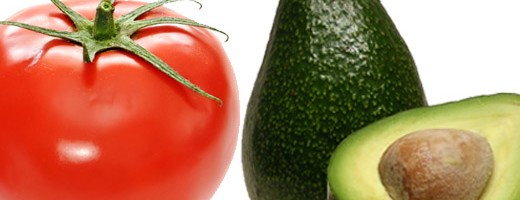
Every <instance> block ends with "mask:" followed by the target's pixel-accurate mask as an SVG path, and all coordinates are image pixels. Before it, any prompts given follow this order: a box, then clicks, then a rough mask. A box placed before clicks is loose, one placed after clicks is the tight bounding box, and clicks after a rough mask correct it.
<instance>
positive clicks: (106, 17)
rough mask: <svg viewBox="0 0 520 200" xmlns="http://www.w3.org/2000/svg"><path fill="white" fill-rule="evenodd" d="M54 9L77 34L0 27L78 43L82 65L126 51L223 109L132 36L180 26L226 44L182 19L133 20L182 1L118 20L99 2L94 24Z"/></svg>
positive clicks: (110, 5) (55, 1)
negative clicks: (115, 51)
mask: <svg viewBox="0 0 520 200" xmlns="http://www.w3.org/2000/svg"><path fill="white" fill-rule="evenodd" d="M51 1H52V3H53V4H54V5H56V7H58V8H59V9H60V10H61V11H62V12H63V13H64V14H65V15H67V16H68V17H69V18H70V20H71V21H72V22H73V24H74V26H76V32H66V31H57V30H52V29H47V28H42V27H38V26H33V25H30V24H25V23H19V22H12V21H0V24H3V25H12V26H17V27H20V28H25V29H28V30H32V31H35V32H38V33H42V34H45V35H49V36H53V37H58V38H62V39H66V40H69V41H72V42H76V43H79V44H81V45H82V46H83V59H84V61H85V62H92V61H93V60H94V58H95V56H96V54H97V53H98V52H101V51H104V50H107V49H114V48H119V49H124V50H126V51H129V52H131V53H133V54H135V55H137V56H139V57H141V58H142V59H144V60H146V61H148V62H149V63H151V64H152V65H153V66H155V67H156V68H157V69H159V70H161V71H162V72H163V73H165V74H167V75H168V76H170V77H171V78H173V79H175V80H176V81H178V82H179V83H181V84H183V85H184V86H186V87H188V88H190V89H191V90H193V91H194V92H196V93H199V94H200V95H202V96H204V97H207V98H209V99H211V100H214V101H217V102H218V103H219V105H222V101H221V100H220V99H219V98H217V97H215V96H213V95H211V94H209V93H207V92H205V91H204V90H202V89H201V88H199V87H198V86H197V85H195V84H193V83H191V82H190V81H189V80H187V79H186V78H184V77H183V76H181V75H180V74H179V73H178V72H176V71H175V70H173V69H172V68H171V67H169V66H168V64H166V63H165V62H164V61H162V60H161V59H160V58H158V57H157V56H155V55H154V54H152V53H151V52H149V51H148V50H146V49H145V48H144V47H142V46H140V45H139V44H137V43H135V42H134V41H133V40H132V39H131V36H132V35H133V34H134V33H135V32H137V31H138V30H140V29H142V28H145V27H148V26H153V25H158V24H183V25H189V26H197V27H202V28H206V29H209V30H213V31H217V32H219V33H222V34H224V35H225V36H226V40H227V38H228V35H227V34H226V33H224V32H222V31H220V30H218V29H215V28H213V27H210V26H207V25H204V24H200V23H198V22H195V21H193V20H189V19H182V18H174V17H159V18H152V19H143V20H136V18H137V17H139V16H141V15H142V14H144V13H146V12H148V11H150V10H152V9H154V8H157V7H159V6H162V5H164V4H166V3H171V2H176V1H182V0H161V1H157V2H154V3H149V4H146V5H143V6H141V7H139V8H137V9H135V10H133V11H132V12H130V13H128V14H125V15H123V16H121V17H120V18H118V19H114V16H113V13H114V6H113V1H110V0H101V3H100V4H99V6H98V7H97V9H96V16H95V19H94V20H93V21H91V20H88V19H86V18H85V17H83V16H81V15H80V14H79V13H77V12H76V11H74V10H72V9H71V8H69V7H67V6H66V5H65V4H63V3H62V2H61V1H59V0H51ZM189 1H192V2H195V3H197V4H199V5H201V4H200V3H199V2H197V1H194V0H189Z"/></svg>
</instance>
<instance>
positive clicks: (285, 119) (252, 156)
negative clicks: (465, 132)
mask: <svg viewBox="0 0 520 200" xmlns="http://www.w3.org/2000/svg"><path fill="white" fill-rule="evenodd" d="M425 105H426V100H425V97H424V92H423V88H422V85H421V81H420V79H419V75H418V72H417V69H416V66H415V64H414V61H413V59H412V56H411V54H410V52H409V50H408V47H407V46H406V44H405V42H404V41H403V39H402V38H401V36H400V35H399V33H398V31H397V30H396V27H395V25H394V24H393V22H392V21H391V19H390V17H389V16H388V14H387V13H386V11H385V9H384V8H383V6H382V5H381V3H380V1H379V0H328V1H324V0H280V1H279V5H278V8H277V11H276V15H275V18H274V22H273V27H272V30H271V35H270V39H269V42H268V44H267V48H266V52H265V56H264V60H263V63H262V65H261V67H260V71H259V73H258V76H257V79H256V82H255V85H254V88H253V91H252V94H251V96H250V100H249V104H248V107H247V110H246V116H245V122H244V129H243V139H242V162H243V170H244V175H245V181H246V185H247V189H248V193H249V196H250V198H251V199H253V200H258V199H268V200H277V199H282V200H291V199H297V200H302V199H305V200H312V199H325V198H326V197H327V189H326V188H327V177H326V169H327V164H328V161H329V159H330V155H331V154H332V152H333V150H334V149H335V147H336V146H337V145H338V144H339V142H341V141H342V140H343V139H344V138H345V137H346V136H347V135H349V134H350V133H351V132H353V131H355V130H358V129H359V128H361V127H363V126H365V125H367V124H369V123H371V122H373V121H375V120H378V119H380V118H382V117H385V116H388V115H391V114H394V113H397V112H399V111H403V110H407V109H411V108H416V107H421V106H425Z"/></svg>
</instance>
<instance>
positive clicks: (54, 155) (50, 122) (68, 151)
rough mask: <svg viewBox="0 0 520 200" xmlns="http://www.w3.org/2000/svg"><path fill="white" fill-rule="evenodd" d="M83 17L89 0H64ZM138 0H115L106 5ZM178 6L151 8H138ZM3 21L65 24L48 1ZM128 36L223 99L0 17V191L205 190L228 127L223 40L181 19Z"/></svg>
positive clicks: (235, 118)
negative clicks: (91, 55) (87, 55)
mask: <svg viewBox="0 0 520 200" xmlns="http://www.w3.org/2000/svg"><path fill="white" fill-rule="evenodd" d="M64 3H65V4H67V5H68V6H69V7H71V8H72V9H73V10H76V11H77V12H79V13H80V14H82V15H83V16H85V17H87V18H89V19H92V18H93V17H94V14H95V13H94V12H95V8H96V6H97V4H98V3H99V1H65V2H64ZM140 5H143V3H139V2H132V1H121V2H117V3H116V4H115V8H116V12H115V16H116V17H117V16H120V15H121V14H125V13H128V12H129V11H131V10H133V9H135V8H137V7H138V6H140ZM164 15H167V16H179V15H178V14H176V13H175V12H173V11H171V10H168V9H166V8H162V7H161V8H157V9H155V10H153V11H151V12H150V13H147V14H146V16H144V17H150V18H153V17H159V16H164ZM9 20H11V21H18V22H25V23H28V24H34V25H38V26H42V27H46V28H51V29H56V30H70V31H72V30H73V25H71V22H70V21H69V20H67V19H66V16H65V15H63V14H61V13H60V12H59V10H58V9H57V8H56V7H54V6H53V5H50V4H49V5H42V6H36V7H32V8H28V9H26V10H24V11H22V12H20V13H18V14H17V15H15V16H13V17H12V18H10V19H9ZM134 39H135V41H136V42H137V43H138V44H140V45H142V46H143V47H145V48H146V49H148V50H149V51H151V52H152V53H153V54H155V55H157V56H158V57H159V58H161V59H162V60H163V61H165V62H166V63H167V64H168V65H169V66H171V67H172V68H174V69H175V70H176V71H178V72H179V73H180V74H181V75H182V76H184V77H185V78H186V79H188V80H190V81H191V82H193V83H194V84H196V85H197V86H199V87H200V88H202V89H203V90H205V91H206V92H208V93H210V94H212V95H214V96H216V97H218V98H220V99H221V100H222V101H223V104H222V105H221V106H219V104H218V103H217V102H216V101H213V100H210V99H208V98H206V97H203V96H201V95H200V94H198V93H195V92H193V91H191V90H190V89H189V88H187V87H185V86H183V85H181V84H180V83H178V82H177V81H175V80H173V79H172V78H170V77H169V76H167V75H165V74H163V73H162V72H160V71H159V70H157V69H156V68H155V67H153V66H152V65H151V64H149V63H147V62H146V61H144V60H142V59H140V58H138V57H137V56H135V55H132V54H131V53H128V52H125V51H122V50H108V51H105V52H101V53H99V54H98V55H97V57H96V59H95V60H94V61H93V62H92V63H85V62H83V53H82V47H80V46H78V45H77V44H73V43H71V42H68V41H64V40H62V39H56V38H53V37H49V36H45V35H42V34H40V33H35V32H32V31H28V30H24V29H20V28H17V27H11V26H0V199H2V200H27V199H36V200H59V199H75V200H83V199H85V200H87V199H88V200H91V199H100V200H103V199H107V200H108V199H110V200H118V199H124V200H133V199H135V200H143V199H150V200H155V199H160V200H162V199H209V198H211V196H212V195H213V193H214V192H215V190H216V189H217V187H218V186H219V184H220V182H221V181H222V179H223V177H224V175H225V173H226V171H227V168H228V166H229V163H230V161H231V159H232V156H233V153H234V150H235V146H236V141H237V133H238V124H239V102H238V90H237V85H236V80H235V77H234V74H233V71H232V67H231V64H230V62H229V60H228V58H227V56H226V54H225V52H224V50H223V48H222V46H221V40H219V39H218V38H216V37H214V35H213V34H212V33H210V32H209V31H207V30H205V29H202V28H196V27H188V26H177V25H161V26H153V27H149V28H145V29H143V30H141V31H139V32H137V34H136V35H135V36H134Z"/></svg>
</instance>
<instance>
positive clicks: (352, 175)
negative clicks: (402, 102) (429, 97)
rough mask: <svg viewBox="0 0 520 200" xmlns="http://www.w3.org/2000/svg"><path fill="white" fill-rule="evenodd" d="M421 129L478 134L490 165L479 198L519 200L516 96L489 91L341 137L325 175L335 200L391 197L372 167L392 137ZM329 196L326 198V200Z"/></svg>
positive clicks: (519, 129) (519, 107)
mask: <svg viewBox="0 0 520 200" xmlns="http://www.w3.org/2000/svg"><path fill="white" fill-rule="evenodd" d="M426 129H456V130H465V131H468V132H472V133H475V134H478V135H480V136H483V137H484V138H485V139H486V140H487V141H488V142H489V145H490V146H491V149H492V154H493V159H494V166H493V169H492V173H491V177H490V178H489V180H487V184H486V186H485V188H484V190H483V192H482V194H481V195H480V199H481V200H493V199H501V200H514V199H520V173H518V172H517V171H518V169H519V168H520V95H517V94H494V95H487V96H479V97H472V98H468V99H465V100H461V101H457V102H450V103H446V104H441V105H436V106H431V107H425V108H418V109H412V110H409V111H405V112H401V113H398V114H396V115H393V116H390V117H387V118H385V119H382V120H379V121H377V122H375V123H373V124H371V125H369V126H367V127H365V128H363V129H361V130H359V131H357V132H355V133H353V134H352V135H350V136H348V137H347V138H346V139H345V140H343V141H342V142H341V143H340V145H339V146H338V147H337V148H336V150H335V151H334V153H333V155H332V158H331V160H330V163H329V166H328V169H327V173H328V175H327V176H328V182H329V188H330V192H331V193H332V194H333V195H332V196H333V197H332V198H334V199H336V200H349V199H378V200H391V199H392V198H391V197H390V195H389V194H388V192H387V190H386V189H385V186H384V185H383V182H382V180H381V177H380V173H379V171H378V166H379V164H380V162H381V159H382V157H383V155H384V153H385V152H386V151H387V149H389V147H390V146H391V145H392V144H393V143H394V142H395V141H397V140H398V139H400V138H402V137H403V136H406V135H407V134H410V133H413V132H416V131H421V130H426ZM332 198H331V199H332Z"/></svg>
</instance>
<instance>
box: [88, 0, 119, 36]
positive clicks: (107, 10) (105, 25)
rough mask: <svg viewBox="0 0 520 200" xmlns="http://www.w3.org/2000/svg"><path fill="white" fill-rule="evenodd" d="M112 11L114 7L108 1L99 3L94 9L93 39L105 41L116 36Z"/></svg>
mask: <svg viewBox="0 0 520 200" xmlns="http://www.w3.org/2000/svg"><path fill="white" fill-rule="evenodd" d="M114 10H115V9H114V6H112V2H110V0H103V1H101V3H100V4H99V6H98V7H97V9H96V17H95V18H94V28H93V32H94V38H96V39H98V40H106V39H110V38H113V37H115V36H116V35H117V29H116V25H115V21H114Z"/></svg>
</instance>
